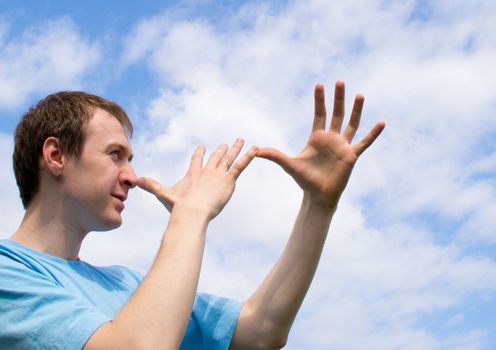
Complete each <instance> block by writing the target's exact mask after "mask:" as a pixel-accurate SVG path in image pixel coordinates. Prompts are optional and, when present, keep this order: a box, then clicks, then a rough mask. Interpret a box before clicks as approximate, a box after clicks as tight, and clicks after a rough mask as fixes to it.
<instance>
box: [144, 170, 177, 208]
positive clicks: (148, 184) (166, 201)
mask: <svg viewBox="0 0 496 350" xmlns="http://www.w3.org/2000/svg"><path fill="white" fill-rule="evenodd" d="M138 187H139V188H141V189H143V190H145V191H147V192H149V193H151V194H153V195H155V197H157V199H158V200H159V201H160V202H161V203H162V204H163V205H164V206H165V207H166V208H167V210H168V211H171V209H172V205H173V200H172V198H171V196H170V195H169V194H168V189H167V187H164V186H162V184H161V183H160V182H158V181H156V180H154V179H152V178H149V177H140V178H139V179H138Z"/></svg>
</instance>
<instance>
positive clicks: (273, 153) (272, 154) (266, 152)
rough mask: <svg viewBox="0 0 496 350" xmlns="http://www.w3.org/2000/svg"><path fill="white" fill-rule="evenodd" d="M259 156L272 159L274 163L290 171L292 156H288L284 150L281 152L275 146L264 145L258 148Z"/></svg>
mask: <svg viewBox="0 0 496 350" xmlns="http://www.w3.org/2000/svg"><path fill="white" fill-rule="evenodd" d="M257 157H259V158H265V159H268V160H270V161H273V162H274V163H276V164H277V165H279V166H280V167H281V168H283V169H284V170H285V171H286V172H288V173H289V169H290V164H291V158H290V157H288V156H287V155H286V154H284V153H283V152H281V151H279V150H277V149H275V148H271V147H263V148H259V149H258V152H257Z"/></svg>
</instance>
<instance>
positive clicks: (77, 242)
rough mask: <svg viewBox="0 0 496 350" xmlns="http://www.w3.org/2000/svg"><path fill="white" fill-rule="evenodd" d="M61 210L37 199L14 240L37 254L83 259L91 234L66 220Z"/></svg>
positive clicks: (31, 205) (25, 215)
mask: <svg viewBox="0 0 496 350" xmlns="http://www.w3.org/2000/svg"><path fill="white" fill-rule="evenodd" d="M58 209H60V208H57V207H54V206H53V202H52V205H47V204H43V203H40V202H38V201H36V200H33V202H32V203H31V204H30V205H29V206H28V208H27V209H26V213H25V214H24V218H23V220H22V222H21V225H20V226H19V228H18V229H17V231H16V232H15V233H14V235H12V237H10V238H11V239H12V240H14V241H16V242H18V243H20V244H22V245H24V246H26V247H28V248H31V249H34V250H37V251H40V252H43V253H46V254H49V255H53V256H57V257H59V258H63V259H67V260H76V259H78V257H79V250H80V248H81V243H82V241H83V239H84V237H85V236H86V234H87V232H83V231H81V230H77V228H75V227H73V226H71V225H70V224H69V223H68V222H67V221H64V219H63V216H62V215H61V214H62V213H61V210H58Z"/></svg>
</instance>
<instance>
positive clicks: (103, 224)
mask: <svg viewBox="0 0 496 350" xmlns="http://www.w3.org/2000/svg"><path fill="white" fill-rule="evenodd" d="M121 225H122V218H121V216H120V215H119V217H118V218H112V219H110V218H106V219H103V220H100V221H99V222H98V223H97V224H96V225H95V227H94V228H93V230H92V231H98V232H103V231H110V230H115V229H116V228H119V227H120V226H121Z"/></svg>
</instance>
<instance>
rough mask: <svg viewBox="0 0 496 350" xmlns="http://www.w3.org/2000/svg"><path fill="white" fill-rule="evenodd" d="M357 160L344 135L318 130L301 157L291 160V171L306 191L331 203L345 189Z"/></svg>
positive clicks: (320, 199)
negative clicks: (330, 200)
mask: <svg viewBox="0 0 496 350" xmlns="http://www.w3.org/2000/svg"><path fill="white" fill-rule="evenodd" d="M356 160H357V156H356V154H355V153H354V151H353V149H352V148H351V147H350V145H349V144H347V143H346V141H345V140H344V139H343V137H342V136H341V135H339V134H334V133H327V132H324V131H316V132H313V133H312V135H311V136H310V139H309V140H308V143H307V145H306V146H305V148H304V149H303V150H302V151H301V152H300V154H298V155H297V156H295V157H293V158H292V159H291V162H290V164H291V166H290V168H289V169H288V170H289V171H288V172H289V173H290V174H291V175H292V176H293V178H294V179H295V181H296V182H297V183H298V185H299V186H300V187H301V188H302V189H303V191H305V192H306V193H308V194H310V195H312V196H314V197H315V198H316V199H318V200H319V201H321V202H327V201H329V199H332V198H336V197H339V195H340V193H341V192H342V191H343V190H344V187H345V186H346V183H347V181H348V178H349V176H350V174H351V171H352V169H353V166H354V164H355V162H356Z"/></svg>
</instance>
